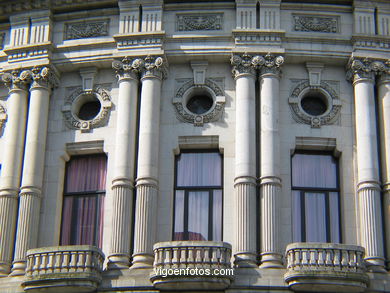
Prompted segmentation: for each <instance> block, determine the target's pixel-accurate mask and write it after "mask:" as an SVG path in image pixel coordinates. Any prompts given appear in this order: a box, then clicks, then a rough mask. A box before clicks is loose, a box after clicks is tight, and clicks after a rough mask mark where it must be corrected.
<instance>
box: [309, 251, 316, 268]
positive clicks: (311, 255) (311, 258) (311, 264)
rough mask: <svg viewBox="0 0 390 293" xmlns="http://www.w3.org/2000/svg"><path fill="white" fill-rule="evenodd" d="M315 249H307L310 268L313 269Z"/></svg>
mask: <svg viewBox="0 0 390 293" xmlns="http://www.w3.org/2000/svg"><path fill="white" fill-rule="evenodd" d="M316 252H317V251H316V249H310V250H309V257H310V258H309V263H310V266H311V267H312V269H314V268H315V267H316V266H317V258H316V254H317V253H316Z"/></svg>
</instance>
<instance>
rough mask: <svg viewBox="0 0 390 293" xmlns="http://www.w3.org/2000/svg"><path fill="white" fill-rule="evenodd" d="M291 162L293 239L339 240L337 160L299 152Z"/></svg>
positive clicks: (303, 240)
mask: <svg viewBox="0 0 390 293" xmlns="http://www.w3.org/2000/svg"><path fill="white" fill-rule="evenodd" d="M291 164H292V172H291V173H292V197H293V240H294V242H301V241H302V242H334V243H338V242H340V223H339V221H340V220H339V219H340V215H339V182H338V163H337V160H336V159H335V158H334V157H333V156H332V155H330V154H326V153H296V154H295V155H294V156H293V157H292V162H291Z"/></svg>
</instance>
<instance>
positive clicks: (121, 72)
mask: <svg viewBox="0 0 390 293" xmlns="http://www.w3.org/2000/svg"><path fill="white" fill-rule="evenodd" d="M141 66H142V59H140V58H134V59H133V58H130V57H125V58H123V59H122V60H121V61H119V60H114V61H113V62H112V68H113V69H114V70H115V73H116V77H117V78H118V80H121V79H123V78H130V79H137V75H138V73H140V71H141Z"/></svg>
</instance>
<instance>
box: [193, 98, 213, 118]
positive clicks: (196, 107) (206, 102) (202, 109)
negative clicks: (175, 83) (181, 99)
mask: <svg viewBox="0 0 390 293" xmlns="http://www.w3.org/2000/svg"><path fill="white" fill-rule="evenodd" d="M212 106H213V99H212V98H211V97H209V96H207V95H195V96H193V97H191V98H190V99H189V100H188V102H187V109H188V110H190V111H191V112H192V113H194V114H204V113H206V112H207V111H209V110H210V109H211V107H212Z"/></svg>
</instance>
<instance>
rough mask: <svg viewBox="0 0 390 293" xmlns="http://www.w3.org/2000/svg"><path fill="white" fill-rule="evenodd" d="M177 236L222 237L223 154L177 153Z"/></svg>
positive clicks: (183, 238)
mask: <svg viewBox="0 0 390 293" xmlns="http://www.w3.org/2000/svg"><path fill="white" fill-rule="evenodd" d="M174 214H175V215H174V233H173V238H174V240H213V241H221V240H222V156H221V155H220V154H219V153H217V152H184V153H182V154H180V155H179V156H177V157H176V178H175V213H174Z"/></svg>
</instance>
